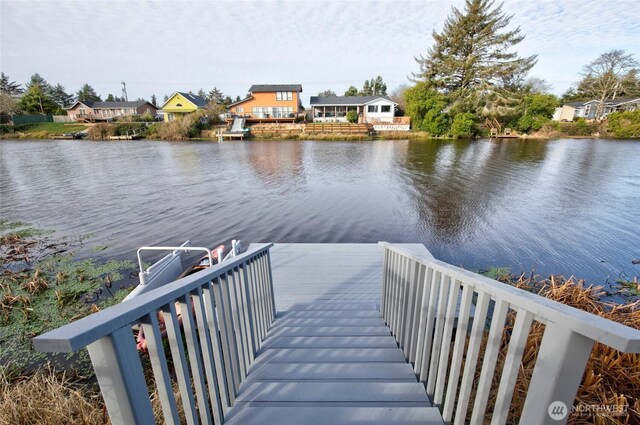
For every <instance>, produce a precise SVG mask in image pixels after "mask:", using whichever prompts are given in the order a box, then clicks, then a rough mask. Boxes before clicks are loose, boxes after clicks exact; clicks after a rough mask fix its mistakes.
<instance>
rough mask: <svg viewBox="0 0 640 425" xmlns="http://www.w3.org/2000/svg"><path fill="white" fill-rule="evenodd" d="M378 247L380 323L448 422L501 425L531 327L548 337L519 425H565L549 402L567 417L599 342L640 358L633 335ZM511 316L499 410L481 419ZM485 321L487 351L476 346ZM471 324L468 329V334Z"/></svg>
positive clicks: (637, 336) (639, 339) (639, 336)
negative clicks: (382, 321)
mask: <svg viewBox="0 0 640 425" xmlns="http://www.w3.org/2000/svg"><path fill="white" fill-rule="evenodd" d="M381 245H383V246H384V248H385V251H384V269H383V283H382V299H381V306H380V307H381V313H382V317H383V318H384V319H385V321H386V322H387V324H388V325H389V327H390V329H391V331H392V333H393V335H394V336H395V338H396V340H397V341H398V344H399V346H400V348H402V350H403V352H404V354H405V357H406V358H407V360H408V361H409V362H410V363H412V364H413V365H414V371H415V373H416V375H417V376H418V379H419V380H420V381H421V382H422V383H424V385H425V388H426V391H427V394H428V395H429V397H430V398H431V400H432V402H433V403H434V405H436V406H438V407H439V409H440V410H441V413H442V416H443V419H444V421H445V422H446V423H453V424H464V423H471V424H483V423H488V420H491V424H492V425H497V424H504V423H505V422H506V420H507V416H508V413H509V409H510V406H511V401H512V397H513V392H514V388H515V384H516V380H517V377H518V372H519V369H520V363H521V359H522V356H523V352H524V348H525V345H526V342H527V337H528V335H529V331H530V328H531V325H532V323H533V322H534V321H537V322H541V323H543V324H544V325H545V330H544V335H543V338H542V342H541V344H540V347H539V351H538V357H537V360H536V363H535V367H534V371H533V375H532V377H531V381H530V383H529V387H528V390H527V395H526V399H525V404H524V407H523V409H522V414H521V417H520V419H519V420H520V423H521V424H546V423H554V424H556V423H562V421H565V422H566V419H567V417H568V416H565V418H564V419H560V421H556V420H553V419H552V418H551V416H550V415H549V410H548V408H549V406H550V405H551V404H552V403H553V402H562V403H564V405H566V406H567V409H569V410H570V409H571V406H572V405H573V403H574V399H575V396H576V393H577V390H578V387H579V385H580V382H581V379H582V376H583V373H584V370H585V367H586V364H587V360H588V358H589V355H590V353H591V349H592V347H593V344H594V343H595V342H600V343H602V344H606V345H608V346H610V347H612V348H615V349H616V350H619V351H622V352H626V353H640V331H639V330H636V329H632V328H630V327H627V326H624V325H622V324H619V323H615V322H612V321H610V320H607V319H604V318H602V317H599V316H596V315H593V314H590V313H587V312H584V311H582V310H578V309H575V308H572V307H569V306H566V305H563V304H561V303H558V302H555V301H552V300H549V299H547V298H544V297H541V296H539V295H536V294H533V293H530V292H527V291H523V290H521V289H518V288H514V287H512V286H509V285H505V284H501V283H498V282H496V281H494V280H492V279H488V278H486V277H483V276H480V275H477V274H475V273H472V272H469V271H466V270H463V269H460V268H458V267H454V266H452V265H450V264H447V263H444V262H442V261H438V260H435V259H434V258H433V257H429V258H426V257H419V256H415V255H413V254H411V253H409V252H406V251H404V250H403V249H401V248H399V247H396V246H394V245H391V244H388V243H385V242H381ZM490 306H492V307H493V308H492V312H491V313H490ZM510 312H511V314H512V315H513V314H515V315H516V316H515V322H514V324H513V329H512V331H511V332H510V337H509V343H508V347H507V354H506V358H505V359H504V364H503V366H502V372H501V374H500V376H499V377H496V378H497V379H499V380H498V381H496V382H498V389H497V397H496V402H495V404H494V406H493V410H492V411H491V412H487V411H486V410H487V401H488V398H489V393H490V390H491V386H492V382H493V380H494V374H496V363H497V359H498V352H499V349H500V344H501V340H502V337H503V331H504V329H505V322H506V320H507V316H508V314H509V313H510ZM488 321H490V325H489V329H488V336H485V338H486V341H487V342H486V345H485V344H482V340H483V334H484V333H485V327H486V325H487V322H488ZM470 322H472V323H473V324H472V326H471V329H470V331H469V329H468V327H469V323H470ZM467 340H468V343H467ZM483 347H484V355H483V356H482V358H483V359H484V360H483V361H482V365H481V369H480V374H479V379H478V380H476V368H478V367H480V365H478V356H479V353H480V350H481V349H482V348H483ZM463 359H464V368H463ZM472 390H475V399H474V400H471V394H472V393H473V391H472ZM558 405H559V404H558V403H556V405H555V406H558ZM560 406H562V405H560ZM469 409H471V412H470V419H469ZM566 413H569V412H566Z"/></svg>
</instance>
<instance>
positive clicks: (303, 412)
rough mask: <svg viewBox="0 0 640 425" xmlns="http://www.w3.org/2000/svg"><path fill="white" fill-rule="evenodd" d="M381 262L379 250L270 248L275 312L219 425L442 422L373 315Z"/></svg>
mask: <svg viewBox="0 0 640 425" xmlns="http://www.w3.org/2000/svg"><path fill="white" fill-rule="evenodd" d="M404 247H405V248H407V249H411V250H412V251H413V252H415V253H416V254H422V255H428V252H427V251H426V249H424V247H423V246H422V245H404ZM382 256H383V248H382V247H381V246H380V245H378V244H275V245H274V247H273V248H272V254H271V261H272V265H273V268H272V272H273V281H274V296H275V302H276V309H277V311H278V314H277V317H276V321H275V322H274V325H273V327H272V328H271V330H270V331H269V333H268V334H267V338H266V339H265V341H264V343H263V345H262V348H261V349H260V351H259V352H258V355H257V356H256V361H255V363H254V364H253V365H252V367H251V369H250V370H249V373H248V376H247V380H246V382H244V383H243V384H242V385H241V386H240V390H239V393H238V397H237V399H236V404H235V406H234V407H233V408H232V409H231V411H230V412H229V416H228V419H227V421H228V422H227V423H229V424H249V425H251V424H281V425H286V424H291V425H293V424H302V423H304V424H352V423H366V424H380V425H382V424H414V423H415V424H418V423H419V424H442V418H441V416H440V414H439V412H438V410H437V408H435V407H430V406H431V405H430V402H429V399H428V398H427V394H426V392H425V389H424V386H423V385H422V384H421V383H419V382H418V381H417V379H416V375H415V373H414V372H413V369H412V367H411V366H410V365H409V364H408V363H407V362H406V360H405V358H404V356H403V353H402V351H401V350H400V349H399V348H398V346H397V344H396V341H395V339H394V337H393V336H391V332H390V331H389V328H388V327H387V326H386V324H385V323H384V321H383V320H382V318H381V316H380V312H379V303H380V283H379V282H380V281H381V280H382V261H381V258H382Z"/></svg>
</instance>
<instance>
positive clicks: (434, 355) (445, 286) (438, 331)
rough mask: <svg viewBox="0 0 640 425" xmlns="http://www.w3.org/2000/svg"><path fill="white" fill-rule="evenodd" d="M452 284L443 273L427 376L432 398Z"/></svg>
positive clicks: (449, 278)
mask: <svg viewBox="0 0 640 425" xmlns="http://www.w3.org/2000/svg"><path fill="white" fill-rule="evenodd" d="M451 284H452V283H451V277H449V276H446V275H444V274H442V280H441V283H440V294H439V295H438V311H437V315H436V323H435V329H434V331H433V342H432V343H431V344H432V348H431V363H430V364H429V375H428V378H427V394H428V395H429V397H432V398H433V396H434V392H435V388H436V375H437V373H438V361H439V360H440V347H441V346H442V344H443V343H444V342H443V341H442V337H443V332H444V316H445V313H446V309H447V299H448V297H449V288H450V287H451Z"/></svg>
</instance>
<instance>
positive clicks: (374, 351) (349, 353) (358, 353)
mask: <svg viewBox="0 0 640 425" xmlns="http://www.w3.org/2000/svg"><path fill="white" fill-rule="evenodd" d="M255 362H256V363H259V362H270V363H345V362H353V363H357V362H402V363H406V360H405V358H404V356H403V354H402V351H400V350H399V349H397V348H367V349H366V350H363V349H361V348H268V349H265V350H260V351H259V352H258V356H257V357H256V360H255Z"/></svg>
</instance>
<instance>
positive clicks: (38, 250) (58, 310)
mask: <svg viewBox="0 0 640 425" xmlns="http://www.w3.org/2000/svg"><path fill="white" fill-rule="evenodd" d="M0 234H1V235H2V236H1V237H0V261H1V262H2V273H1V274H0V361H1V362H2V363H3V364H7V363H10V364H12V367H14V368H16V369H17V370H18V371H19V373H23V372H24V371H28V370H31V369H33V368H37V367H38V366H39V365H40V364H42V363H43V362H44V361H46V360H47V359H49V358H50V356H49V355H48V354H46V353H40V352H37V351H35V350H33V349H32V347H31V339H32V338H33V337H34V336H36V335H39V334H41V333H43V332H46V331H48V330H51V329H54V328H57V327H59V326H62V325H64V324H67V323H69V322H72V321H74V320H77V319H79V318H81V317H84V316H86V315H89V314H91V313H92V312H95V311H97V310H99V309H101V308H104V307H105V306H107V305H111V304H113V303H116V302H119V300H121V299H122V298H123V297H124V296H126V294H127V293H128V290H127V289H120V288H117V287H114V286H116V285H117V283H116V282H120V281H123V280H124V278H125V277H126V276H127V275H128V271H132V270H135V268H136V266H135V263H134V262H132V261H109V262H106V263H101V262H98V261H97V260H95V259H85V260H78V259H76V258H75V256H74V249H75V248H76V247H77V246H78V245H80V244H81V243H82V240H80V241H68V240H65V239H64V238H54V237H52V236H51V233H50V232H44V231H39V230H38V229H34V228H32V227H28V226H25V225H24V224H23V223H15V222H9V221H7V220H0ZM67 361H68V363H69V366H70V367H77V368H80V369H85V368H87V367H89V364H88V362H87V359H86V352H85V351H83V352H81V353H80V354H78V355H73V356H68V357H67Z"/></svg>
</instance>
